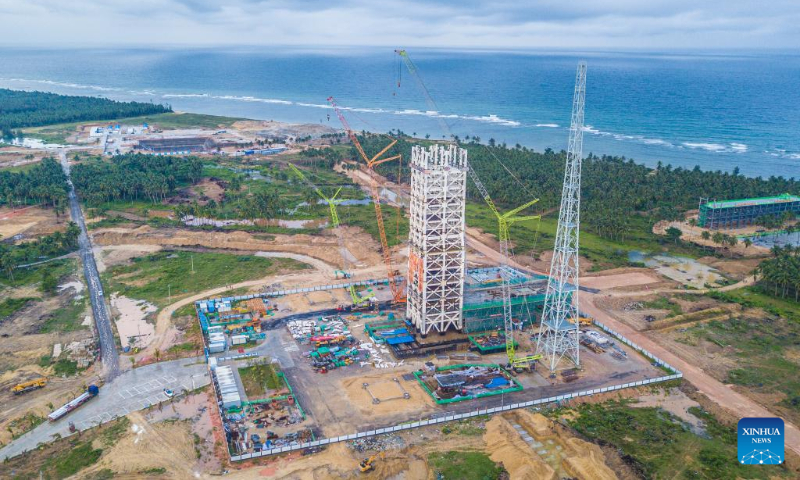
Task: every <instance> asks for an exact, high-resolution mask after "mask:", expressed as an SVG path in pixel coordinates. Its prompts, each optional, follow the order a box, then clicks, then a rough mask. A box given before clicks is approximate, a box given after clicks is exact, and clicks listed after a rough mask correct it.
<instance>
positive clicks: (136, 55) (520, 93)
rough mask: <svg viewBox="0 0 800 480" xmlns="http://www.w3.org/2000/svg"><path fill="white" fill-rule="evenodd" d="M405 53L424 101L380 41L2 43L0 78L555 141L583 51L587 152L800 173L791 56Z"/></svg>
mask: <svg viewBox="0 0 800 480" xmlns="http://www.w3.org/2000/svg"><path fill="white" fill-rule="evenodd" d="M409 55H410V56H411V58H412V60H413V61H414V63H415V64H416V66H417V67H418V71H419V72H420V75H421V78H422V79H423V80H424V83H425V85H426V86H427V88H428V90H429V91H430V95H431V97H432V98H433V99H434V100H435V101H436V104H437V108H436V110H432V109H431V108H430V107H429V106H428V104H427V103H426V101H425V97H424V95H423V94H422V92H421V90H420V88H419V87H418V86H417V84H416V82H415V80H414V78H412V77H411V76H410V75H409V73H408V71H407V70H406V69H405V67H404V66H402V65H401V64H400V63H399V59H398V57H397V55H396V54H394V52H393V50H392V49H391V48H385V49H376V48H363V49H359V48H321V49H310V48H296V47H291V48H289V47H263V48H258V49H255V48H241V49H226V50H144V49H127V50H110V49H87V50H28V49H26V50H15V49H3V50H0V87H7V88H14V89H26V90H41V91H51V92H57V93H64V94H80V95H97V96H104V97H108V98H112V99H116V100H139V101H152V102H155V103H168V104H170V105H171V106H172V107H173V108H174V109H175V110H178V111H186V112H197V113H209V114H217V115H228V116H237V117H247V118H254V119H264V120H278V121H285V122H312V123H317V122H318V123H322V124H326V125H330V126H332V127H335V128H339V127H341V124H340V123H339V120H338V119H337V117H336V115H335V114H334V112H333V110H332V109H331V108H330V107H329V105H328V103H327V101H326V99H327V98H328V97H329V96H334V97H335V98H336V100H337V102H338V103H339V104H340V105H341V106H342V107H344V108H345V110H344V113H345V116H346V117H347V119H348V121H349V123H350V125H351V126H352V128H353V129H355V130H369V131H374V132H387V131H389V130H394V129H400V130H402V131H404V132H406V133H409V134H415V135H417V136H420V137H422V136H425V135H430V137H431V138H441V137H442V135H443V134H444V133H445V131H446V130H445V129H446V128H449V129H450V130H451V131H452V132H453V133H454V134H456V135H459V136H460V137H462V138H463V137H465V136H470V137H472V136H478V137H480V139H481V141H482V142H487V141H488V140H489V139H490V138H493V139H495V141H496V142H497V143H506V144H508V145H511V146H513V145H515V144H521V145H525V146H528V147H531V148H534V149H536V150H544V149H545V148H552V149H554V150H562V149H566V145H567V135H568V127H569V119H570V109H571V106H572V105H571V100H572V92H573V87H574V77H575V68H576V65H577V62H578V61H579V60H581V59H583V60H586V61H587V63H588V75H587V93H586V131H587V135H586V136H585V140H584V153H585V154H588V153H590V152H591V153H594V154H596V155H603V154H608V155H624V156H625V157H628V158H632V159H634V160H635V161H637V162H639V163H643V164H646V165H649V166H655V165H656V164H657V163H658V162H662V163H663V164H664V165H667V164H671V165H672V166H673V167H683V168H694V167H695V166H696V165H699V166H700V168H702V169H704V170H722V171H728V172H729V171H732V170H733V169H734V168H736V167H738V168H739V171H740V172H741V174H743V175H748V176H763V177H769V176H772V175H774V176H784V177H796V178H800V108H799V107H800V88H798V87H799V85H798V79H800V55H797V54H794V53H789V52H784V53H780V52H777V53H776V52H769V53H767V52H744V53H725V54H721V53H707V54H700V53H691V54H689V53H668V52H667V53H642V52H639V53H624V52H575V53H572V52H552V51H530V52H490V51H453V50H449V51H445V50H431V49H419V50H409ZM398 82H399V86H398ZM442 121H444V122H446V124H447V126H446V127H445V126H443V125H442ZM776 193H781V192H776Z"/></svg>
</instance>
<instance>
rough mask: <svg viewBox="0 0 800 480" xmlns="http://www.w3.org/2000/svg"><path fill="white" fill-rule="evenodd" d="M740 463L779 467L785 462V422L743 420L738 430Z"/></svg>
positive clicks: (775, 420) (769, 419) (763, 419)
mask: <svg viewBox="0 0 800 480" xmlns="http://www.w3.org/2000/svg"><path fill="white" fill-rule="evenodd" d="M736 433H737V435H738V447H739V463H743V464H745V465H778V464H780V463H783V460H784V456H783V454H784V442H783V420H782V419H780V418H743V419H741V420H739V425H738V426H737V428H736Z"/></svg>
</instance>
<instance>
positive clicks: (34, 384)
mask: <svg viewBox="0 0 800 480" xmlns="http://www.w3.org/2000/svg"><path fill="white" fill-rule="evenodd" d="M45 385H47V379H46V378H44V377H40V378H35V379H33V380H28V381H27V382H22V383H18V384H16V385H14V386H13V387H11V393H13V394H14V395H19V394H22V393H26V392H30V391H31V390H36V389H37V388H43V387H44V386H45Z"/></svg>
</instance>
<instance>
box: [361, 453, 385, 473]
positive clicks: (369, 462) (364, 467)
mask: <svg viewBox="0 0 800 480" xmlns="http://www.w3.org/2000/svg"><path fill="white" fill-rule="evenodd" d="M384 455H385V452H381V453H380V458H384ZM377 459H378V455H373V456H371V457H369V458H365V459H364V460H362V461H361V463H359V464H358V467H359V468H360V469H361V473H367V472H371V471H373V470H375V466H374V465H373V463H374V462H375V460H377Z"/></svg>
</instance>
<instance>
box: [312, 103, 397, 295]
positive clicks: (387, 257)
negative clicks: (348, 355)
mask: <svg viewBox="0 0 800 480" xmlns="http://www.w3.org/2000/svg"><path fill="white" fill-rule="evenodd" d="M328 102H329V103H330V104H331V106H332V107H333V110H334V111H335V112H336V116H338V117H339V121H340V122H342V126H344V129H345V131H346V132H347V136H348V137H350V141H351V142H353V145H354V146H355V147H356V150H357V151H358V154H359V155H361V158H363V159H364V161H365V162H366V164H367V170H368V171H369V175H370V180H372V182H370V193H371V195H372V203H373V204H374V205H375V217H376V218H377V222H378V233H379V236H380V239H381V254H382V255H383V262H384V263H385V264H386V270H387V274H388V279H389V289H390V290H391V292H392V301H394V302H395V303H402V302H405V300H406V296H405V288H404V287H403V285H402V281H401V279H400V278H398V275H397V273H396V270H395V268H394V263H393V262H392V251H391V250H390V249H389V242H388V241H387V240H386V228H385V226H384V223H383V212H382V210H381V195H380V190H379V184H378V179H377V173H375V167H377V166H378V165H380V164H382V163H386V162H390V161H392V160H398V159H400V158H401V156H400V155H394V156H392V157H386V158H381V157H383V155H384V154H385V153H386V152H387V151H389V149H390V148H392V147H393V146H394V145H395V144H396V143H397V140H392V142H390V143H389V145H387V146H386V147H384V148H383V150H381V151H380V152H378V153H377V154H375V155H374V156H373V157H372V158H370V157H369V156H368V155H367V153H366V152H365V151H364V148H363V147H362V146H361V142H359V141H358V137H356V134H355V133H354V132H353V129H352V128H350V124H349V123H347V119H346V118H345V117H344V114H342V111H341V109H340V108H339V105H337V104H336V100H335V99H334V98H333V97H332V96H331V97H328Z"/></svg>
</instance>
